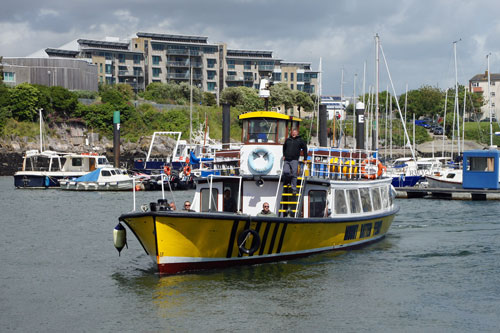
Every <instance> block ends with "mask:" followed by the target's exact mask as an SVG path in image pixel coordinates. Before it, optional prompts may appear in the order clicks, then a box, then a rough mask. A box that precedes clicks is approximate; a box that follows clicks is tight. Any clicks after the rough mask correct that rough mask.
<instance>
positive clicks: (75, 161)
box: [71, 157, 83, 166]
mask: <svg viewBox="0 0 500 333" xmlns="http://www.w3.org/2000/svg"><path fill="white" fill-rule="evenodd" d="M82 164H83V161H82V158H81V157H77V158H72V159H71V165H72V166H82Z"/></svg>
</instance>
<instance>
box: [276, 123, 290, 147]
mask: <svg viewBox="0 0 500 333" xmlns="http://www.w3.org/2000/svg"><path fill="white" fill-rule="evenodd" d="M287 137H288V135H287V133H286V121H284V120H278V142H279V143H281V144H283V143H285V140H286V138H287Z"/></svg>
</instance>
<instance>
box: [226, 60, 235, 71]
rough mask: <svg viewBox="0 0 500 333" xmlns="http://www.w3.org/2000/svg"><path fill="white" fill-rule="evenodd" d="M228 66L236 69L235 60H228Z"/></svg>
mask: <svg viewBox="0 0 500 333" xmlns="http://www.w3.org/2000/svg"><path fill="white" fill-rule="evenodd" d="M227 68H229V69H234V60H228V61H227Z"/></svg>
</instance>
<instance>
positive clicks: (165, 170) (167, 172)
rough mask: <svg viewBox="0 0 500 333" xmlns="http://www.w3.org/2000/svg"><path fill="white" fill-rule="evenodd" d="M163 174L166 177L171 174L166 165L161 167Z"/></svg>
mask: <svg viewBox="0 0 500 333" xmlns="http://www.w3.org/2000/svg"><path fill="white" fill-rule="evenodd" d="M163 172H165V174H166V175H167V176H170V174H171V170H170V167H169V166H168V165H165V166H164V167H163Z"/></svg>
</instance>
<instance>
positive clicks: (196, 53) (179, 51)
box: [167, 49, 200, 56]
mask: <svg viewBox="0 0 500 333" xmlns="http://www.w3.org/2000/svg"><path fill="white" fill-rule="evenodd" d="M167 54H178V55H187V56H189V55H191V56H199V55H200V51H193V50H191V51H190V50H183V49H173V50H167Z"/></svg>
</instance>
